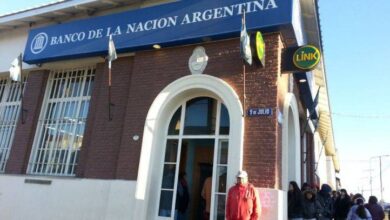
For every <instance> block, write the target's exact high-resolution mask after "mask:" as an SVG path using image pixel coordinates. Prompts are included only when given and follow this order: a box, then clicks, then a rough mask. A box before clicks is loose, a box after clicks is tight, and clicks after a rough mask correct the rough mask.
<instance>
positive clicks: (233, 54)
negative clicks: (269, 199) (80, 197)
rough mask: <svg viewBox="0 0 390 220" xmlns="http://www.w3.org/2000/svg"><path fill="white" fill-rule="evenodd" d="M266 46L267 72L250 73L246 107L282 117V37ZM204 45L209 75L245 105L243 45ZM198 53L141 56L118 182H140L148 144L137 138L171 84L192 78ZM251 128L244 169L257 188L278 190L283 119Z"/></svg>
mask: <svg viewBox="0 0 390 220" xmlns="http://www.w3.org/2000/svg"><path fill="white" fill-rule="evenodd" d="M265 41H266V45H267V52H266V53H267V58H266V60H267V61H266V67H265V68H262V69H261V68H256V67H255V66H253V67H247V69H246V71H247V74H246V78H247V80H246V88H247V89H246V90H247V94H246V97H247V100H246V103H247V107H271V108H273V109H274V112H276V108H277V106H278V105H277V102H278V93H277V90H278V77H279V75H280V70H279V63H280V50H281V43H280V42H281V40H280V37H279V35H278V34H268V35H266V36H265ZM202 46H203V47H205V49H206V53H207V55H208V56H209V62H208V65H207V68H206V70H205V72H204V74H209V75H213V76H216V77H219V78H221V79H223V80H225V81H226V82H227V83H229V84H230V85H231V86H232V87H233V88H234V90H235V91H236V92H237V94H238V95H239V96H240V98H241V100H242V99H243V74H242V62H241V60H240V55H239V54H240V53H239V40H238V39H235V40H226V41H219V42H214V43H209V44H203V45H202ZM194 48H195V45H194V46H186V47H175V48H170V49H163V50H159V51H146V52H139V53H137V54H136V56H135V58H134V65H133V71H132V76H131V77H132V78H131V86H130V91H129V99H128V102H127V110H126V114H125V118H124V127H123V133H122V138H121V139H122V141H121V146H120V153H119V157H118V166H117V171H116V175H117V176H116V177H117V178H120V179H131V180H135V179H136V178H137V172H138V164H139V157H140V151H141V145H142V142H141V141H133V140H132V137H133V135H139V136H140V140H142V134H143V128H144V123H145V118H146V114H147V112H148V110H149V108H150V106H151V104H152V102H153V100H154V99H155V97H156V96H157V94H158V93H159V92H160V91H161V90H162V89H163V88H164V87H165V86H167V85H168V84H169V83H171V82H173V81H174V80H176V79H178V78H180V77H182V76H185V75H188V74H190V72H189V70H188V58H189V57H190V56H191V54H192V51H193V49H194ZM245 125H246V127H245V131H246V132H245V143H244V145H245V147H244V169H246V170H247V171H248V172H249V174H250V180H251V181H252V182H253V183H254V184H255V185H256V186H259V187H274V186H275V184H276V179H277V178H276V175H277V172H275V171H276V170H277V169H278V167H279V165H277V162H278V157H279V154H280V152H279V151H278V148H277V145H278V140H277V138H278V137H279V136H278V135H279V133H278V132H279V131H278V127H277V114H276V113H275V114H274V115H273V116H270V117H254V118H247V119H246V121H245ZM279 160H280V159H279Z"/></svg>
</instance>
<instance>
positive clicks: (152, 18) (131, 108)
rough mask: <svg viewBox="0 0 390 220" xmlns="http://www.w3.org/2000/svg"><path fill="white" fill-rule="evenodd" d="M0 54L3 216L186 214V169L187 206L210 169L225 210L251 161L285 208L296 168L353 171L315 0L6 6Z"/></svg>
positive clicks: (310, 177)
mask: <svg viewBox="0 0 390 220" xmlns="http://www.w3.org/2000/svg"><path fill="white" fill-rule="evenodd" d="M244 14H245V16H244ZM244 17H245V19H244ZM243 21H245V27H246V30H247V33H248V36H249V37H248V38H249V39H250V42H251V43H250V46H251V47H250V48H251V49H250V51H251V53H252V60H253V61H252V65H249V64H247V63H245V62H244V61H243V59H242V54H241V52H240V51H241V50H240V45H242V42H243V41H242V39H244V38H242V39H241V38H240V34H241V33H244V31H242V29H243V27H244V25H243ZM110 36H111V38H112V42H113V44H114V46H115V50H116V54H117V59H114V57H111V58H112V59H110V61H109V59H107V57H108V45H109V41H110V40H109V39H110ZM245 39H247V38H245ZM313 48H314V49H313ZM310 49H312V50H315V52H314V53H315V54H314V55H311V56H308V57H310V59H311V58H313V57H314V58H316V59H317V60H316V63H315V64H316V65H313V66H311V68H307V69H306V68H305V67H300V69H299V68H298V69H297V67H296V66H295V67H294V64H296V62H294V52H291V51H294V50H295V51H296V50H302V54H303V53H306V52H307V51H310ZM300 53H301V52H300ZM307 53H308V52H307ZM20 54H22V56H21V59H22V61H23V62H22V66H21V67H22V77H21V82H17V81H12V80H11V79H10V72H9V68H10V66H11V63H13V60H14V59H15V58H17V57H18V56H20ZM319 54H320V55H321V56H319ZM111 55H113V54H111ZM302 57H304V56H302ZM0 58H1V59H0V172H1V174H0V219H7V220H11V219H36V220H43V219H64V220H65V219H67V220H68V219H93V220H96V219H108V220H111V219H112V220H121V219H134V220H138V219H147V220H153V219H161V220H162V219H174V218H175V210H176V209H177V207H176V206H177V202H176V199H177V194H178V182H179V176H181V175H180V174H184V173H185V178H186V182H187V187H188V192H189V203H188V207H187V209H186V212H185V213H186V214H185V219H201V215H202V213H203V212H204V209H205V201H204V199H203V198H202V196H201V191H202V189H203V187H204V183H205V180H206V179H207V178H209V179H211V186H210V187H211V195H210V219H224V212H225V202H226V195H227V190H228V189H229V188H230V187H231V186H233V185H234V184H235V179H236V178H235V176H236V174H237V172H238V171H239V170H243V169H244V170H246V171H247V172H248V174H249V181H250V182H251V183H252V184H253V185H254V186H255V187H256V188H257V189H258V192H259V195H260V200H261V203H262V219H270V220H274V219H286V218H287V190H288V183H289V181H296V182H297V183H298V184H299V185H301V184H302V183H304V182H308V183H313V184H318V185H320V184H322V183H328V184H330V185H331V186H332V187H333V188H334V189H336V188H337V187H338V186H339V185H340V179H339V178H338V172H339V170H340V167H339V159H338V156H337V150H336V147H335V141H334V138H333V137H334V136H333V128H332V118H331V114H330V112H331V109H330V105H329V97H328V87H327V81H326V71H325V65H324V54H323V53H322V39H321V29H320V20H319V12H318V2H317V1H315V0H244V1H243V0H241V1H238V0H224V1H222V0H214V1H208V0H198V1H195V0H181V1H179V0H178V1H173V0H172V1H163V0H161V1H160V0H127V1H125V0H101V1H98V0H60V1H54V2H51V3H49V4H46V5H41V6H37V7H34V8H30V9H27V10H22V11H17V12H12V13H9V14H4V15H0ZM259 58H262V59H261V61H260V59H259ZM109 63H110V64H109ZM109 65H111V68H109ZM22 91H23V92H22Z"/></svg>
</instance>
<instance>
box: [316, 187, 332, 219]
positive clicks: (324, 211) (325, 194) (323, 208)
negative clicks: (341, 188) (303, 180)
mask: <svg viewBox="0 0 390 220" xmlns="http://www.w3.org/2000/svg"><path fill="white" fill-rule="evenodd" d="M331 193H332V188H331V187H330V186H329V185H328V184H322V186H321V190H320V191H319V192H318V193H317V201H318V203H319V205H320V207H319V211H318V212H319V213H318V219H319V220H331V219H332V217H333V200H332V197H331Z"/></svg>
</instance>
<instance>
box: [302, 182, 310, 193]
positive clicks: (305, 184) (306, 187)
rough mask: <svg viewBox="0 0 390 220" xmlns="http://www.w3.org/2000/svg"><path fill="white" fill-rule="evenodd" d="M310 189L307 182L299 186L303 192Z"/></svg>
mask: <svg viewBox="0 0 390 220" xmlns="http://www.w3.org/2000/svg"><path fill="white" fill-rule="evenodd" d="M310 189H311V187H310V184H308V183H303V184H302V187H301V191H302V192H304V191H306V190H310Z"/></svg>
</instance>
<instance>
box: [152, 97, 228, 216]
mask: <svg viewBox="0 0 390 220" xmlns="http://www.w3.org/2000/svg"><path fill="white" fill-rule="evenodd" d="M229 133H230V118H229V113H228V110H227V108H226V106H225V105H224V104H223V103H222V102H221V101H220V100H217V99H214V98H210V97H197V98H193V99H191V100H188V101H187V102H185V103H182V104H181V105H180V107H178V108H177V110H176V111H175V113H173V115H172V117H171V118H170V122H169V126H168V132H167V136H166V141H165V156H164V160H163V161H164V162H163V164H162V166H161V172H162V179H161V184H160V185H159V192H160V194H159V196H160V197H159V206H158V213H157V215H158V216H159V219H176V218H180V217H179V216H181V217H183V216H184V217H185V216H192V217H194V219H202V218H203V216H202V213H203V212H204V211H207V212H209V213H210V216H211V218H210V219H213V220H219V219H222V220H223V219H225V203H226V192H227V188H226V181H227V170H228V154H229ZM214 152H216V153H214ZM180 176H181V177H182V179H180ZM210 180H211V181H210ZM179 182H180V183H179ZM183 182H185V184H184V186H185V187H186V188H187V189H188V193H189V198H190V200H191V201H192V202H190V203H188V204H185V205H180V204H182V203H183V202H188V201H186V200H185V199H182V198H184V197H185V196H183V195H184V191H185V190H184V187H183V185H182V184H183ZM206 188H207V189H206ZM203 189H205V190H204V193H203ZM194 192H196V193H194ZM200 192H202V193H200ZM201 194H202V195H201ZM203 194H204V195H203ZM201 201H205V204H204V205H201V204H202V202H201ZM206 206H207V208H206ZM183 207H185V208H183ZM178 210H180V213H179V211H178ZM185 219H186V218H185Z"/></svg>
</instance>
